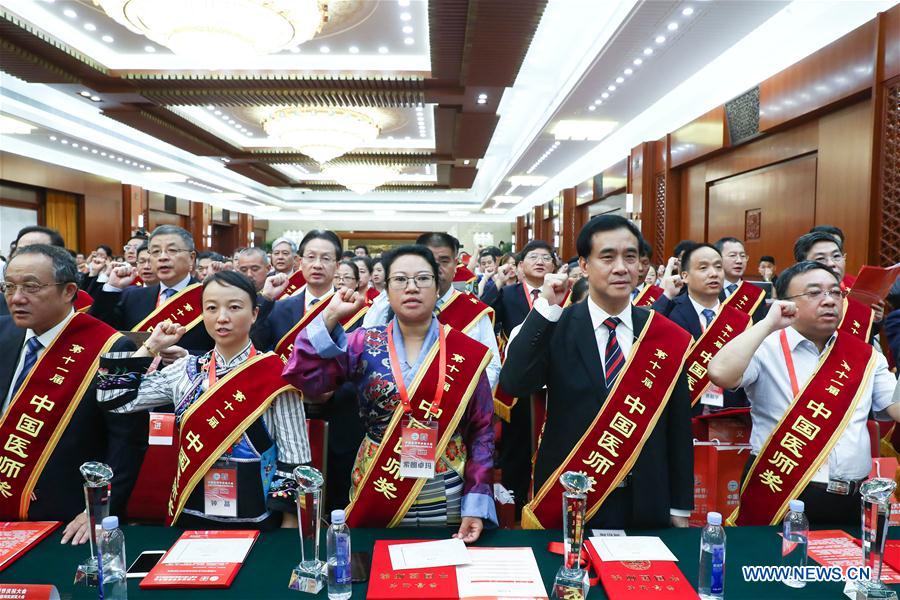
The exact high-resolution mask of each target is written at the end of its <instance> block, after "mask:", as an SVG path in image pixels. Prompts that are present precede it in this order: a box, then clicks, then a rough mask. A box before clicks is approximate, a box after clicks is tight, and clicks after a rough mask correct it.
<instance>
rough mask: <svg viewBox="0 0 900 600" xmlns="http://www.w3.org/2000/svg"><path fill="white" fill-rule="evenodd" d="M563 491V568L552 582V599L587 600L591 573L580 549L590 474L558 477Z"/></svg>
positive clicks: (574, 473)
mask: <svg viewBox="0 0 900 600" xmlns="http://www.w3.org/2000/svg"><path fill="white" fill-rule="evenodd" d="M559 482H560V483H561V484H562V486H563V488H565V490H566V491H565V492H563V498H562V500H563V565H562V566H561V567H560V568H559V571H557V572H556V579H554V581H553V597H554V598H560V599H565V600H578V599H581V598H587V593H588V588H589V587H590V583H589V582H588V573H587V570H586V569H583V568H581V546H582V543H583V542H584V514H585V510H586V509H587V491H588V489H590V487H591V483H590V481H589V480H588V477H587V475H585V474H584V473H576V472H574V471H566V472H565V473H563V474H562V476H560V478H559Z"/></svg>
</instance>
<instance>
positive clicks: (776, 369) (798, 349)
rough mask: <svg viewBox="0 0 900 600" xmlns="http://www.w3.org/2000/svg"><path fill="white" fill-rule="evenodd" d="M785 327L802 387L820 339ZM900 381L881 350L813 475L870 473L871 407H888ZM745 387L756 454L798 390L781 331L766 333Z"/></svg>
mask: <svg viewBox="0 0 900 600" xmlns="http://www.w3.org/2000/svg"><path fill="white" fill-rule="evenodd" d="M785 331H786V335H787V341H788V347H789V348H790V349H791V358H792V360H793V362H794V370H795V372H796V376H797V385H799V386H800V389H803V386H804V385H806V382H807V381H809V379H810V378H811V377H812V376H813V374H814V373H815V370H816V367H817V366H818V364H819V358H820V356H821V355H820V353H819V350H818V348H816V345H815V344H814V343H813V342H811V341H810V340H808V339H806V338H805V337H803V336H802V335H801V334H800V333H799V332H798V331H797V330H796V329H794V328H793V327H788V328H787V329H786V330H785ZM833 339H834V338H832V340H833ZM829 343H831V342H829ZM896 386H897V380H896V379H895V378H894V376H893V375H892V374H891V372H890V371H888V367H887V361H886V360H885V358H884V356H882V355H881V354H878V353H876V354H875V369H874V370H873V372H872V375H871V376H870V377H869V379H868V380H867V381H866V383H865V391H864V393H863V395H862V397H861V398H860V400H859V403H858V404H857V405H856V410H855V411H854V412H853V415H852V417H851V419H850V422H849V423H848V424H847V427H846V429H844V433H843V434H841V436H840V437H839V438H838V441H837V443H836V444H835V445H834V448H832V450H831V453H830V454H829V455H828V460H827V461H826V462H825V463H824V464H823V465H822V467H821V468H820V469H819V470H818V471H817V472H816V474H815V475H814V476H813V478H812V480H813V481H816V482H820V483H824V482H827V481H828V480H829V479H843V480H856V479H862V478H864V477H866V476H867V475H868V474H869V471H870V470H871V468H872V459H871V446H870V442H869V431H868V429H867V428H866V421H867V420H868V418H869V410H870V409H871V410H874V411H875V412H876V413H877V412H880V411H883V410H884V409H886V408H887V407H888V406H890V405H891V404H892V403H893V402H896V401H897V400H898V399H900V398H898V399H893V398H892V395H893V394H894V388H895V387H896ZM741 387H743V388H744V390H746V392H747V397H748V398H749V399H750V407H751V408H750V416H751V418H752V420H753V429H752V431H751V433H750V445H751V447H752V451H753V454H759V453H760V451H761V450H762V447H763V445H764V444H765V443H766V440H767V439H768V438H769V435H770V434H771V433H772V431H773V430H774V429H775V427H776V425H778V422H779V421H780V420H781V418H782V417H783V416H784V413H785V412H786V411H787V409H788V406H790V404H791V402H792V401H793V396H794V395H793V392H792V390H791V380H790V375H789V374H788V368H787V364H786V362H785V360H784V351H783V350H782V348H781V340H780V332H779V331H776V332H775V333H772V334H771V335H769V336H768V337H766V339H765V340H763V343H762V344H761V345H760V347H759V349H757V351H756V353H755V354H754V355H753V358H752V359H750V364H749V365H748V367H747V370H746V371H744V376H743V379H742V380H741Z"/></svg>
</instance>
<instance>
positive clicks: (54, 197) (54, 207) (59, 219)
mask: <svg viewBox="0 0 900 600" xmlns="http://www.w3.org/2000/svg"><path fill="white" fill-rule="evenodd" d="M44 221H45V223H46V225H47V227H50V228H51V229H55V230H57V231H58V232H59V233H60V234H61V235H62V237H63V240H65V242H66V247H67V248H72V249H73V250H82V249H81V248H78V196H76V195H75V194H70V193H68V192H58V191H56V190H47V197H46V204H45V206H44Z"/></svg>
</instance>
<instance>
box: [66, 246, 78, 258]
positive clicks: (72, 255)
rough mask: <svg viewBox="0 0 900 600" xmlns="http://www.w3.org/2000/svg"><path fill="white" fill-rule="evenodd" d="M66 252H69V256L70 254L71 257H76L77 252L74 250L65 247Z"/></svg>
mask: <svg viewBox="0 0 900 600" xmlns="http://www.w3.org/2000/svg"><path fill="white" fill-rule="evenodd" d="M66 252H68V253H69V256H71V257H72V258H77V257H78V253H77V252H75V251H74V250H72V249H71V248H66Z"/></svg>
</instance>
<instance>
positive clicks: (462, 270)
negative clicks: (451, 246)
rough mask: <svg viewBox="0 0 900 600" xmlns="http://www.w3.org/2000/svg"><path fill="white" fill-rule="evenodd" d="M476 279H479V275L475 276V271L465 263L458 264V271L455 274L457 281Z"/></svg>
mask: <svg viewBox="0 0 900 600" xmlns="http://www.w3.org/2000/svg"><path fill="white" fill-rule="evenodd" d="M476 279H478V277H476V276H475V273H473V272H472V271H470V270H469V269H468V267H466V266H465V265H457V266H456V273H454V274H453V281H454V282H455V283H457V282H461V281H462V282H465V283H472V282H473V281H475V280H476Z"/></svg>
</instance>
